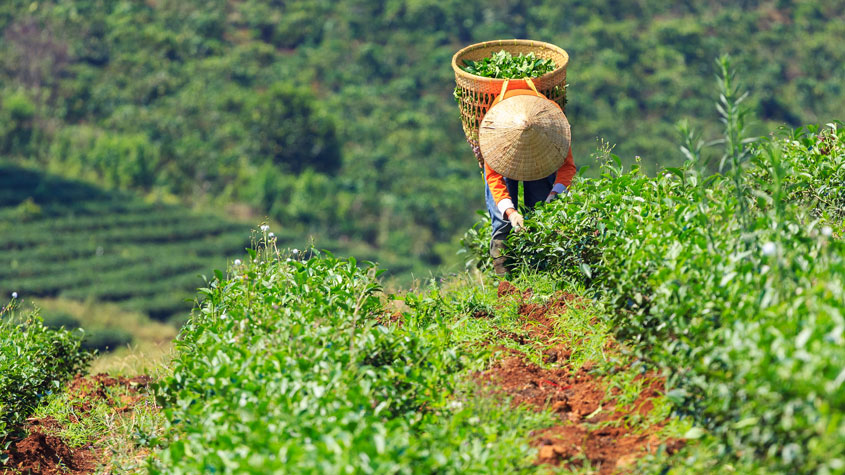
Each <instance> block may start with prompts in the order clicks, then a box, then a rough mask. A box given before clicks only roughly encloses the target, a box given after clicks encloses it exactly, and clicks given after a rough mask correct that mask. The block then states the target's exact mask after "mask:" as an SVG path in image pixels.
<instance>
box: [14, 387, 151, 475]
mask: <svg viewBox="0 0 845 475" xmlns="http://www.w3.org/2000/svg"><path fill="white" fill-rule="evenodd" d="M149 383H150V378H149V377H148V376H136V377H133V378H114V377H111V376H109V375H106V374H98V375H95V376H88V377H83V376H77V377H76V378H74V380H73V381H71V382H70V383H68V386H67V389H66V391H67V394H68V396H69V401H70V403H71V404H72V408H73V414H74V415H73V416H72V417H73V418H75V419H76V420H71V422H79V419H80V418H85V417H86V416H89V415H90V413H91V410H92V408H93V407H94V405H95V404H98V403H100V402H106V403H107V404H108V405H109V406H110V407H111V408H112V409H113V410H114V412H115V413H116V414H122V413H126V412H129V411H132V410H133V408H134V406H135V404H136V403H138V402H139V401H141V400H142V399H144V397H145V396H143V395H141V394H139V392H140V390H141V388H144V387H146V386H147V385H148V384H149ZM115 386H123V388H124V389H125V392H123V394H121V395H120V396H119V397H113V396H112V395H111V394H110V393H109V391H107V388H112V387H115ZM62 430H63V426H62V424H61V423H59V422H58V421H56V420H55V419H53V418H51V417H45V418H43V419H38V418H31V419H28V420H27V425H26V427H24V431H25V432H26V433H27V434H28V435H27V436H26V437H24V438H22V439H17V440H12V441H11V442H10V445H9V448H8V449H7V450H6V453H5V455H6V456H8V459H7V460H6V463H5V464H4V465H3V466H2V467H0V470H2V471H0V473H2V474H4V475H5V474H13V473H24V474H44V475H53V474H73V475H77V474H87V473H93V472H94V471H95V470H96V469H97V468H98V467H102V466H103V465H105V464H106V462H107V460H106V459H107V456H108V454H106V453H105V451H104V450H102V449H98V448H97V447H96V444H94V443H91V444H87V445H83V446H81V447H76V448H72V447H70V446H69V445H68V444H67V443H66V441H65V440H63V439H62V438H61V437H60V433H61V431H62ZM104 435H105V434H104ZM3 445H5V444H3Z"/></svg>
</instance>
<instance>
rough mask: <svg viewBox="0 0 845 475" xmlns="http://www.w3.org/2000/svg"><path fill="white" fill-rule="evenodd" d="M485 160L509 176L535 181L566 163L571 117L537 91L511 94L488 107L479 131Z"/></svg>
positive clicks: (515, 178)
mask: <svg viewBox="0 0 845 475" xmlns="http://www.w3.org/2000/svg"><path fill="white" fill-rule="evenodd" d="M478 142H479V148H480V149H481V155H482V156H483V157H484V161H485V162H486V163H487V164H488V165H489V166H490V168H492V169H493V170H494V171H496V172H498V173H500V174H502V175H503V176H505V177H507V178H511V179H513V180H519V181H533V180H539V179H541V178H545V177H547V176H549V175H551V174H552V173H554V172H555V171H556V170H557V169H558V168H560V167H561V165H563V162H564V161H565V160H566V156H567V155H568V153H569V146H570V142H571V135H570V128H569V121H568V120H567V118H566V115H565V114H564V113H563V111H562V110H561V109H560V107H559V106H558V105H557V104H555V103H554V102H552V101H550V100H548V99H544V98H541V97H538V96H534V95H516V96H513V97H508V98H506V99H504V100H502V101H501V102H499V103H498V104H496V105H494V106H493V107H491V108H490V110H489V111H487V114H485V116H484V119H483V120H482V122H481V127H479V131H478Z"/></svg>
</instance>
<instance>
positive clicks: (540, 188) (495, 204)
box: [484, 148, 576, 275]
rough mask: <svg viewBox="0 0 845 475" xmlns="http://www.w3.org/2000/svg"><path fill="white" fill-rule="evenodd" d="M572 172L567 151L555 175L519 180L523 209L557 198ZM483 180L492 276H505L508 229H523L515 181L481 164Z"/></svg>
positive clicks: (569, 179) (517, 187)
mask: <svg viewBox="0 0 845 475" xmlns="http://www.w3.org/2000/svg"><path fill="white" fill-rule="evenodd" d="M575 170H576V169H575V160H574V159H573V158H572V149H571V148H570V149H569V153H568V154H567V156H566V160H565V161H564V162H563V165H561V167H560V168H559V169H558V170H557V171H556V172H554V173H552V174H551V175H549V176H547V177H546V178H542V179H540V180H533V181H523V182H522V189H523V193H524V198H525V208H527V209H531V208H534V206H536V205H537V203H539V202H540V201H543V202H545V203H551V202H552V200H554V199H555V198H556V197H557V195H559V194H561V193H566V191H567V190H569V187H570V186H571V185H572V178H573V177H574V176H575ZM484 180H485V182H486V183H485V185H486V186H485V188H486V190H485V191H486V202H487V212H488V213H489V214H490V220H491V224H492V228H493V231H492V235H491V236H490V257H491V258H492V259H493V270H494V271H495V272H496V274H498V275H505V274H507V272H508V269H507V256H506V255H505V240H506V239H507V237H508V234H509V233H510V231H511V229H513V230H514V231H519V230H521V229H522V227H523V226H524V218H523V216H522V214H521V213H520V212H519V211H517V207H518V206H519V195H518V192H519V181H518V180H512V179H510V178H506V177H504V176H502V175H501V174H500V173H497V172H495V171H493V169H492V168H490V165H488V164H487V163H485V164H484Z"/></svg>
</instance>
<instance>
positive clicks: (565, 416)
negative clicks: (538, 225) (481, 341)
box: [476, 282, 683, 474]
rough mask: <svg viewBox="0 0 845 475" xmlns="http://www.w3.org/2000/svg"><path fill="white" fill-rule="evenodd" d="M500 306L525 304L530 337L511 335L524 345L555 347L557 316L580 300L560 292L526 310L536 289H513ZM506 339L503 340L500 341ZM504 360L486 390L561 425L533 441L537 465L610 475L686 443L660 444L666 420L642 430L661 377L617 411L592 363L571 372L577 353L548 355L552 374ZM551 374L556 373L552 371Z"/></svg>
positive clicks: (647, 380)
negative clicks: (548, 414) (548, 413)
mask: <svg viewBox="0 0 845 475" xmlns="http://www.w3.org/2000/svg"><path fill="white" fill-rule="evenodd" d="M498 295H499V299H500V301H504V300H506V299H518V300H519V301H520V304H519V314H520V315H521V316H523V317H524V318H525V323H524V325H523V330H524V332H525V333H526V334H527V335H528V336H529V337H528V338H526V337H525V336H524V335H515V334H513V333H511V334H507V332H504V333H505V335H504V336H508V337H510V338H513V339H514V340H515V341H516V342H517V343H520V344H531V342H532V341H536V340H539V341H544V340H548V339H549V338H550V337H551V336H552V335H553V333H554V329H553V326H554V322H555V316H556V315H558V314H560V312H561V311H563V310H564V309H565V308H566V307H567V306H568V305H576V304H577V301H578V300H577V299H578V297H576V296H574V295H571V294H564V293H558V294H556V295H555V296H553V297H552V298H550V299H549V300H548V301H546V302H545V303H544V304H538V303H525V302H526V301H527V300H528V299H529V298H530V297H531V290H530V289H528V290H526V291H524V292H520V291H519V290H518V289H516V288H515V287H514V286H513V285H511V284H510V283H508V282H501V283H500V285H499V292H498ZM500 336H502V335H500ZM505 354H507V355H508V356H506V357H505V358H503V359H501V360H499V361H497V362H496V363H495V364H494V366H493V367H492V368H490V369H489V370H487V371H484V372H482V373H479V374H477V375H476V379H477V380H478V381H479V382H480V383H481V384H483V385H486V386H489V387H492V388H495V390H497V391H499V392H501V393H502V394H503V395H505V396H507V397H510V398H511V403H512V404H513V405H514V406H519V405H528V406H529V407H532V408H535V409H536V410H546V409H551V410H552V411H553V412H554V413H555V414H556V415H557V416H558V417H559V421H560V423H559V424H556V425H554V426H552V427H549V428H547V429H543V430H541V431H538V432H536V433H534V434H532V445H534V446H535V447H538V449H539V450H538V457H537V460H536V462H535V463H537V464H552V465H561V464H564V465H566V466H567V467H570V468H575V467H578V466H582V465H583V464H584V463H585V460H586V461H589V463H590V466H591V467H593V468H596V467H600V468H599V473H602V474H608V473H614V472H618V471H621V470H623V469H624V468H626V467H630V466H632V465H633V464H634V463H635V462H636V460H637V459H638V458H639V457H641V456H643V455H645V454H646V453H649V452H652V453H653V452H655V451H656V450H657V448H658V447H659V446H660V445H661V444H665V447H666V450H667V452H669V453H673V452H675V451H677V450H678V449H679V448H681V447H682V446H683V441H681V440H675V439H669V440H661V438H660V436H659V432H660V430H661V429H662V428H663V427H664V426H665V421H662V422H657V423H656V424H651V425H648V426H642V424H639V425H638V422H641V421H643V420H644V419H645V418H646V417H647V416H648V415H649V413H650V412H651V410H652V409H653V408H654V400H655V398H657V397H659V396H661V395H662V394H663V392H664V386H663V383H664V381H663V380H661V379H660V378H657V377H655V376H654V375H649V374H646V375H643V376H638V377H637V378H639V379H642V381H640V382H639V384H640V386H641V388H642V389H641V390H640V392H639V394H638V395H637V398H636V401H635V402H634V403H633V404H628V405H621V404H618V401H617V398H616V396H617V395H616V394H613V392H614V391H611V394H608V391H607V387H608V385H607V382H606V381H605V378H604V377H603V376H602V375H598V374H593V372H591V369H592V367H593V365H592V364H590V363H589V362H587V363H586V364H584V365H583V366H582V367H581V368H580V369H578V370H577V371H573V368H572V367H571V366H570V365H569V363H568V360H569V356H570V355H571V350H570V349H569V348H566V347H564V346H558V347H555V348H552V349H547V350H545V352H544V354H543V356H544V362H545V363H546V364H547V368H543V367H541V366H539V365H537V364H534V363H532V362H531V361H529V359H528V358H527V357H526V356H525V355H524V354H522V353H520V352H518V351H516V350H513V349H506V350H505ZM549 368H552V369H549Z"/></svg>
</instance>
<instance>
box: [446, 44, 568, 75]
mask: <svg viewBox="0 0 845 475" xmlns="http://www.w3.org/2000/svg"><path fill="white" fill-rule="evenodd" d="M491 46H492V47H495V46H530V47H532V48H535V47H536V48H546V49H550V50H552V51H555V52H557V53H559V54H561V55H563V57H564V58H566V60H565V61H564V62H563V64H558V65H557V68H555V69H554V70H552V71H549V72H547V73H546V74H544V75H542V76H538V77H536V78H532V79H533V80H535V81H536V80H539V79H540V78H544V77H546V76H551V75H552V74H555V73H557V72H558V71H560V70H561V69H566V66H567V64H569V53H567V52H566V50H564V49H563V48H561V47H560V46H557V45H553V44H551V43H546V42H543V41H534V40H520V39H513V40H493V41H484V42H481V43H475V44H472V45H469V46H467V47H465V48H461V49H460V50H459V51H458V52H457V53H455V55H454V56H452V69H453V70H454V71H455V74H456V75H458V76H463V77H465V78H467V79H472V80H473V81H478V82H489V83H500V82H504V79H503V78H487V77H484V76H477V75H475V74H470V73H468V72H466V71H464V70H463V69H461V68H460V66H458V58H460V57H461V56H463V55H465V54H466V53H469V52H470V51H475V50H477V49H482V48H489V47H491ZM517 80H519V79H517Z"/></svg>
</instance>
